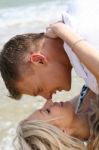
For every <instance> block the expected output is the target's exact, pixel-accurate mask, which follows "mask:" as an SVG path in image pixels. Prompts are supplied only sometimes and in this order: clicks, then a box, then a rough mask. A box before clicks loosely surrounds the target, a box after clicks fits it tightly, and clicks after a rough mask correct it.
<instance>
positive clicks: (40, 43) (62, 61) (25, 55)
mask: <svg viewBox="0 0 99 150" xmlns="http://www.w3.org/2000/svg"><path fill="white" fill-rule="evenodd" d="M0 66H1V67H0V69H1V75H2V77H3V79H4V82H5V85H6V87H7V89H8V90H9V92H10V95H11V96H12V97H13V98H15V99H20V97H21V96H22V94H28V95H33V96H36V95H41V96H43V97H45V98H46V99H51V98H52V94H53V93H55V92H56V91H57V90H59V91H61V90H66V91H68V90H70V88H71V69H72V66H71V63H70V61H69V59H68V56H67V54H66V52H65V51H64V48H63V41H62V40H61V39H59V38H55V39H52V38H49V37H47V36H45V35H44V33H40V34H39V33H38V34H24V35H17V36H15V37H13V38H12V39H10V40H9V41H8V42H7V43H6V44H5V46H4V48H3V50H2V52H1V55H0Z"/></svg>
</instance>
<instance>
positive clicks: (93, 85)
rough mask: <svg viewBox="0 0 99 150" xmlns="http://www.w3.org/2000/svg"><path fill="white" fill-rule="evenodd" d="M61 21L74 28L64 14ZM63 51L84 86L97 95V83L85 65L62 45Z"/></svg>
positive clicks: (98, 91)
mask: <svg viewBox="0 0 99 150" xmlns="http://www.w3.org/2000/svg"><path fill="white" fill-rule="evenodd" d="M62 20H63V21H64V23H66V25H70V26H72V27H75V21H73V23H74V24H72V23H71V18H70V16H69V15H68V14H67V13H64V14H63V15H62ZM64 49H65V51H66V53H67V55H68V57H69V60H70V62H71V64H72V66H73V68H74V70H75V72H76V73H77V75H78V76H79V77H81V78H83V79H84V81H85V82H86V85H87V86H88V87H89V88H90V89H91V90H92V91H93V92H94V93H96V94H98V93H99V89H98V83H97V80H96V78H95V76H94V75H93V74H92V73H91V72H90V71H89V70H88V69H87V68H86V66H85V65H83V64H82V63H81V62H80V60H79V58H78V57H77V56H76V54H75V53H74V52H73V51H72V49H71V48H70V47H69V46H68V45H67V44H66V43H64Z"/></svg>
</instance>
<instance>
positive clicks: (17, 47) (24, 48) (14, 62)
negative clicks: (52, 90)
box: [0, 33, 44, 99]
mask: <svg viewBox="0 0 99 150" xmlns="http://www.w3.org/2000/svg"><path fill="white" fill-rule="evenodd" d="M43 37H44V33H36V34H32V33H31V34H22V35H16V36H15V37H13V38H11V39H10V40H9V41H8V42H7V43H6V44H5V45H4V47H3V49H2V51H1V53H0V71H1V76H2V78H3V80H4V82H5V85H6V87H7V89H8V91H9V93H10V95H11V97H12V98H15V99H20V98H21V96H22V95H21V93H20V92H19V91H18V89H17V87H16V83H17V81H18V80H19V79H20V74H21V71H20V70H21V69H20V68H21V67H26V65H25V59H24V58H25V56H26V54H27V53H29V48H30V47H31V46H34V45H36V47H37V42H38V40H40V39H42V38H43Z"/></svg>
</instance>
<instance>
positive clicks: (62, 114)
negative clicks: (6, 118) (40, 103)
mask: <svg viewBox="0 0 99 150" xmlns="http://www.w3.org/2000/svg"><path fill="white" fill-rule="evenodd" d="M98 119H99V102H97V100H96V101H95V100H94V104H93V103H91V101H90V105H89V106H88V107H87V108H86V111H84V112H83V111H82V112H81V111H80V112H79V113H75V106H74V104H73V103H72V102H70V101H66V102H60V103H56V102H55V103H53V102H52V101H49V102H47V103H46V104H45V105H44V107H43V108H42V109H39V110H36V111H35V112H34V113H33V114H32V115H30V116H29V117H28V118H27V119H26V120H24V121H22V122H21V123H20V124H19V126H18V129H17V139H18V144H19V146H20V149H21V150H25V149H26V150H28V149H29V150H77V149H78V150H86V149H89V150H91V149H92V150H93V149H94V150H98V149H99V144H98V140H99V136H98V134H99V131H98V130H99V129H98V128H99V123H98ZM88 139H90V140H89V141H88ZM84 141H87V142H88V148H87V147H86V146H85V145H84V143H83V142H84ZM95 146H96V147H95Z"/></svg>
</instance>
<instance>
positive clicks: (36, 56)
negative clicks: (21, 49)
mask: <svg viewBox="0 0 99 150" xmlns="http://www.w3.org/2000/svg"><path fill="white" fill-rule="evenodd" d="M30 62H31V63H41V64H47V58H46V56H44V55H42V54H40V53H32V54H31V55H30Z"/></svg>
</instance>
